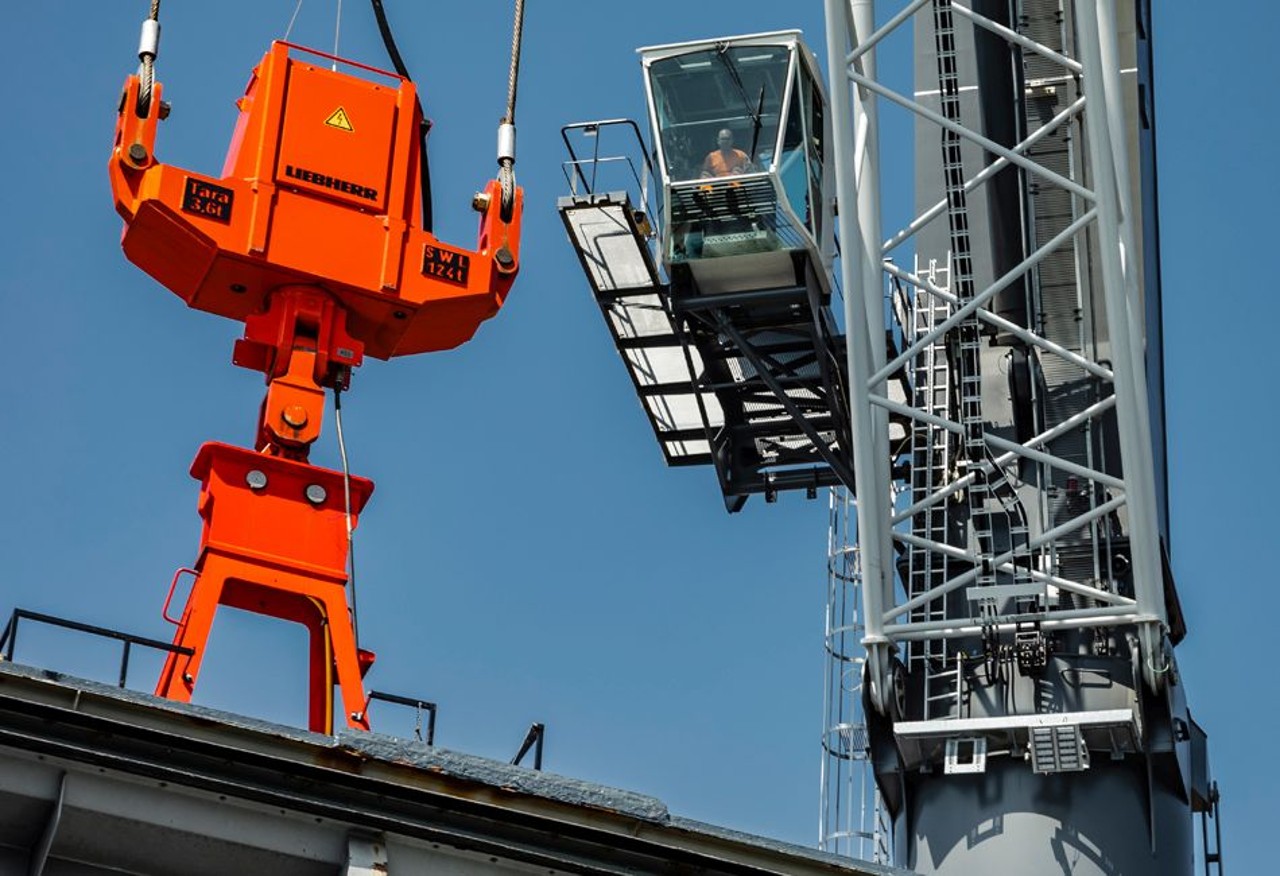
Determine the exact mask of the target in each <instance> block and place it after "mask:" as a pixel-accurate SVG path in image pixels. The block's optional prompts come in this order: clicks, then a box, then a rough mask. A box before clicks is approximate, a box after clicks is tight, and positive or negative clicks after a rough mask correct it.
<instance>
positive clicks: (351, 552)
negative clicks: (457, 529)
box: [333, 384, 360, 648]
mask: <svg viewBox="0 0 1280 876" xmlns="http://www.w3.org/2000/svg"><path fill="white" fill-rule="evenodd" d="M333 425H334V431H335V432H336V433H337V436H338V456H339V458H340V459H341V460H342V507H343V511H344V512H345V513H346V522H347V583H348V584H349V585H350V587H351V634H352V637H353V638H354V639H355V642H356V647H357V648H359V647H360V614H359V610H358V609H357V608H356V543H355V528H354V527H353V526H352V525H351V467H350V466H349V465H348V464H347V441H346V438H345V437H344V436H343V434H342V390H341V389H339V388H338V385H337V384H334V387H333Z"/></svg>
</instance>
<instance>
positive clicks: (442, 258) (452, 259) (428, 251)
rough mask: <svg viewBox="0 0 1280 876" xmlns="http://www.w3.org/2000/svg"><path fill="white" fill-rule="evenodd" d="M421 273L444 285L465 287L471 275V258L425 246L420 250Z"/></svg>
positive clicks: (448, 250)
mask: <svg viewBox="0 0 1280 876" xmlns="http://www.w3.org/2000/svg"><path fill="white" fill-rule="evenodd" d="M422 273H423V274H425V275H426V276H428V277H434V278H436V279H437V280H444V281H445V282H446V283H456V284H457V285H459V286H465V285H467V277H468V276H470V274H471V256H469V255H466V254H465V253H460V252H454V251H453V250H451V249H444V248H443V247H439V246H436V245H434V244H427V245H426V246H424V247H423V248H422Z"/></svg>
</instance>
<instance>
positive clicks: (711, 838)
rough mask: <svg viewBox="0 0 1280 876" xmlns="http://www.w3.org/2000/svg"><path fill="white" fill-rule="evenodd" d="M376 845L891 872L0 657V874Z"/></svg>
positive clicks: (474, 857) (412, 746)
mask: <svg viewBox="0 0 1280 876" xmlns="http://www.w3.org/2000/svg"><path fill="white" fill-rule="evenodd" d="M194 849H199V854H198V855H197V854H195V853H194V851H193V850H194ZM379 855H380V856H381V858H380V860H381V862H382V864H383V866H384V867H385V866H387V865H388V862H389V865H390V872H392V873H394V872H397V871H398V870H399V871H401V872H417V871H418V869H419V868H421V867H426V866H429V865H432V864H433V863H437V864H438V863H439V862H438V861H435V862H432V861H430V860H427V859H430V858H441V857H447V858H450V859H451V866H453V867H455V868H456V869H457V870H458V872H460V873H461V872H468V871H469V870H474V871H475V872H491V871H493V870H520V871H524V872H530V871H529V870H528V868H529V867H530V866H533V867H537V868H539V869H542V870H544V872H547V871H549V872H555V873H560V872H565V873H617V872H623V871H625V872H657V871H663V872H670V870H671V867H672V866H673V865H679V866H681V867H682V868H689V869H690V871H691V872H699V873H705V874H726V876H728V874H765V873H778V874H783V873H785V874H797V876H807V874H814V876H816V874H826V876H855V874H880V876H885V874H893V873H901V872H903V871H898V870H892V869H890V868H886V867H881V866H877V865H872V864H867V863H863V862H857V861H852V860H849V859H845V858H839V857H836V856H833V855H828V854H825V853H822V852H818V851H815V850H813V849H807V848H803V847H800V846H795V845H791V844H788V843H782V842H776V841H772V840H768V839H763V838H760V837H755V836H749V835H747V834H743V833H739V832H736V831H731V830H725V829H722V828H718V827H713V826H710V825H706V824H702V823H700V822H697V821H692V820H689V819H684V818H680V817H677V816H673V815H671V813H670V812H669V811H668V810H667V807H666V806H665V805H664V804H663V803H662V801H660V800H658V799H656V798H653V797H649V796H646V795H643V794H637V793H634V792H631V791H624V790H619V789H616V788H609V787H605V786H603V785H597V784H594V783H591V782H584V781H581V780H578V779H573V778H568V777H564V776H558V775H554V774H552V773H548V772H543V771H538V770H533V769H530V768H527V767H520V766H512V765H510V764H505V763H501V762H498V761H493V760H489V759H487V758H482V757H476V756H473V755H468V754H462V753H459V752H454V751H447V750H444V749H441V748H438V747H429V746H427V745H425V744H424V743H422V742H419V741H416V740H406V739H400V738H395V737H389V736H384V735H379V734H376V733H355V732H343V733H339V734H338V735H336V736H326V735H323V734H317V733H311V732H307V731H304V730H299V729H296V728H292V727H286V726H281V725H278V724H272V723H267V722H264V721H259V720H255V719H252V718H246V717H242V716H237V715H231V714H227V713H225V712H220V711H217V710H213V709H209V708H205V707H201V706H196V705H187V704H180V703H174V702H170V701H167V700H162V699H157V698H155V697H152V696H149V695H147V694H141V693H138V692H134V691H127V690H121V689H118V688H114V687H110V686H108V685H103V684H100V683H96V682H90V681H83V680H79V679H73V678H69V677H66V676H63V675H60V674H58V673H54V672H50V671H47V670H40V669H33V668H30V667H24V666H20V665H16V664H5V663H0V870H5V869H6V864H7V863H8V862H9V861H13V862H14V863H18V862H20V861H21V860H22V859H23V856H26V859H27V861H28V862H29V863H28V866H29V867H30V868H31V872H41V868H40V867H35V866H34V864H35V863H40V864H41V867H43V865H44V863H45V862H46V861H63V862H73V861H74V862H76V863H77V864H78V865H79V867H80V868H83V869H76V871H75V872H77V873H79V872H84V873H97V872H104V873H105V872H107V871H109V870H110V871H112V872H120V871H123V872H184V873H191V874H199V873H210V874H214V873H226V872H272V873H276V874H293V873H297V874H310V873H333V872H334V867H335V866H337V867H341V866H344V865H345V866H346V868H347V869H346V870H341V871H340V872H344V873H364V872H368V873H378V872H384V871H382V870H379V869H378V867H377V866H376V865H377V863H378V861H379V857H378V856H379ZM365 858H368V860H369V863H368V869H367V870H365V869H361V866H362V865H361V864H360V863H359V862H360V861H362V860H364V859H365ZM683 871H684V870H683V869H682V871H681V872H683Z"/></svg>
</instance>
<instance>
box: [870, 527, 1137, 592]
mask: <svg viewBox="0 0 1280 876" xmlns="http://www.w3.org/2000/svg"><path fill="white" fill-rule="evenodd" d="M893 537H894V539H896V540H897V541H900V542H902V543H903V544H909V545H914V546H915V547H919V548H924V549H925V550H928V551H933V552H934V553H937V554H946V555H947V556H949V557H954V558H955V559H957V560H967V561H969V562H972V563H981V562H982V557H978V556H974V555H973V554H971V553H969V552H968V551H966V550H965V549H964V548H958V547H956V546H955V545H949V544H946V543H945V542H940V541H934V540H933V539H930V538H921V537H920V536H918V535H912V534H911V533H909V532H895V533H894V534H893ZM996 568H997V569H999V570H1000V571H1002V572H1003V571H1009V572H1012V571H1013V570H1014V567H1013V564H1012V563H1002V564H1000V565H999V566H997V567H996ZM1027 572H1028V573H1029V574H1030V575H1031V579H1032V580H1033V581H1041V582H1043V583H1045V584H1052V585H1053V586H1054V587H1057V588H1058V589H1060V590H1067V591H1069V592H1071V593H1078V594H1080V595H1081V596H1087V597H1089V598H1090V599H1098V600H1101V601H1103V602H1106V603H1110V604H1112V605H1135V604H1136V603H1135V601H1134V600H1132V599H1130V598H1129V597H1127V596H1121V595H1120V594H1118V593H1110V592H1108V591H1106V590H1100V589H1099V588H1097V587H1091V586H1090V585H1088V584H1081V583H1080V582H1078V581H1072V580H1071V579H1070V578H1060V577H1058V576H1057V575H1050V574H1048V573H1047V572H1040V571H1038V570H1036V569H1028V570H1027ZM921 595H922V596H923V595H924V594H921Z"/></svg>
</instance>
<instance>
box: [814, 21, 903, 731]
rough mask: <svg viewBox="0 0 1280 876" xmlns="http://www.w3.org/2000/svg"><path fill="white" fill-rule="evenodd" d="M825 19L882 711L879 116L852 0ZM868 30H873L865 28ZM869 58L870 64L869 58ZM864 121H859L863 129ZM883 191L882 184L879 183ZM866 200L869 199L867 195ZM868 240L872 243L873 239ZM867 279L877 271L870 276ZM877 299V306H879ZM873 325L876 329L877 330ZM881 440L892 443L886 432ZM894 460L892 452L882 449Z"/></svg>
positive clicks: (884, 572) (874, 673)
mask: <svg viewBox="0 0 1280 876" xmlns="http://www.w3.org/2000/svg"><path fill="white" fill-rule="evenodd" d="M824 2H825V8H826V23H827V62H828V68H829V69H828V81H829V83H830V90H831V129H832V138H833V140H834V147H835V148H834V160H833V163H834V165H835V176H836V203H837V204H838V205H840V207H841V210H840V222H839V228H838V234H839V238H840V253H841V256H840V280H841V285H842V286H843V288H844V320H845V334H846V344H845V347H846V356H847V360H848V367H849V411H850V419H851V421H852V423H851V428H852V432H853V447H852V452H853V468H854V476H855V477H856V478H857V492H856V496H857V512H858V544H859V552H860V553H859V559H860V562H861V566H862V583H863V586H862V598H863V609H864V615H863V616H864V618H865V621H866V635H865V638H864V639H863V645H864V646H865V647H866V649H867V667H868V677H869V679H870V683H871V701H872V703H873V704H874V706H875V708H876V709H877V710H879V711H880V712H885V711H886V710H887V709H888V704H889V697H888V696H887V695H886V690H885V685H886V681H887V679H888V674H889V668H890V660H889V657H890V648H891V643H890V641H889V639H888V638H887V637H886V636H885V635H884V622H883V617H884V606H885V604H886V601H887V600H890V599H891V597H892V594H893V589H892V588H893V570H892V568H891V567H890V565H889V562H890V561H891V557H892V552H891V551H892V548H891V545H890V542H889V527H888V521H889V520H890V517H891V513H890V512H891V509H890V508H889V507H888V503H887V501H886V496H887V490H888V485H889V481H888V476H887V472H883V471H882V469H881V466H880V465H879V464H878V462H877V460H876V456H877V448H878V447H879V446H880V445H881V441H877V436H876V433H877V431H878V421H879V420H880V419H883V415H878V414H877V413H876V412H875V411H873V409H872V406H871V400H870V397H869V392H868V388H867V387H868V382H869V380H870V377H871V375H872V374H873V373H875V372H876V371H877V370H878V369H877V367H876V365H875V362H876V359H875V353H874V350H875V349H876V345H877V344H878V345H879V349H880V358H881V360H883V359H884V341H883V331H882V329H881V328H880V327H879V326H880V325H881V324H882V323H883V311H882V310H881V307H882V305H881V303H880V257H879V256H880V242H879V234H878V229H879V218H878V207H879V204H878V200H879V199H878V197H877V198H876V199H875V201H876V202H875V203H873V202H871V200H870V198H869V197H865V196H864V194H863V192H862V190H861V187H862V186H863V185H864V184H868V183H870V181H871V180H874V179H877V178H878V176H879V167H878V166H876V163H875V159H876V152H875V150H874V148H872V149H870V150H868V149H867V148H866V143H867V142H868V141H871V142H874V139H875V138H874V137H873V136H871V133H872V132H871V130H870V129H869V128H868V127H867V126H868V125H869V124H870V123H871V122H873V121H874V111H873V113H872V115H871V116H870V117H868V116H867V114H866V107H865V105H864V104H862V103H861V101H859V103H858V104H857V105H855V103H854V96H853V94H852V93H851V91H852V89H851V88H850V84H849V77H848V73H847V69H846V64H845V61H844V59H845V58H846V57H847V56H848V54H849V50H850V48H851V47H852V45H853V42H854V35H855V32H856V31H855V27H856V25H855V22H854V20H853V17H852V10H851V7H850V5H849V0H824ZM858 5H859V6H861V7H863V10H862V14H863V15H865V16H870V15H871V12H872V10H871V9H870V8H869V7H870V6H871V4H870V3H867V2H862V3H860V4H858ZM864 33H870V30H867V31H864ZM863 63H864V64H870V63H872V61H871V59H870V58H868V59H866V60H865V61H863ZM859 126H861V127H859ZM873 191H874V192H878V186H877V187H876V188H874V189H873ZM864 198H865V199H864ZM864 203H865V204H866V205H867V206H868V207H869V209H868V211H867V212H868V213H870V215H871V216H873V217H874V218H873V220H872V221H873V222H874V228H875V229H876V230H877V233H875V234H868V233H867V230H866V229H864V228H863V227H861V226H862V222H863V218H864V212H863V211H864ZM868 242H869V244H870V245H868ZM869 277H874V280H873V281H872V282H870V283H869V282H868V278H869ZM873 305H874V307H873ZM873 327H874V328H873ZM882 440H883V441H887V435H886V436H885V439H882ZM883 455H884V457H885V460H884V462H885V465H886V466H887V465H888V454H887V451H886V452H885V453H884V454H883Z"/></svg>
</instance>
